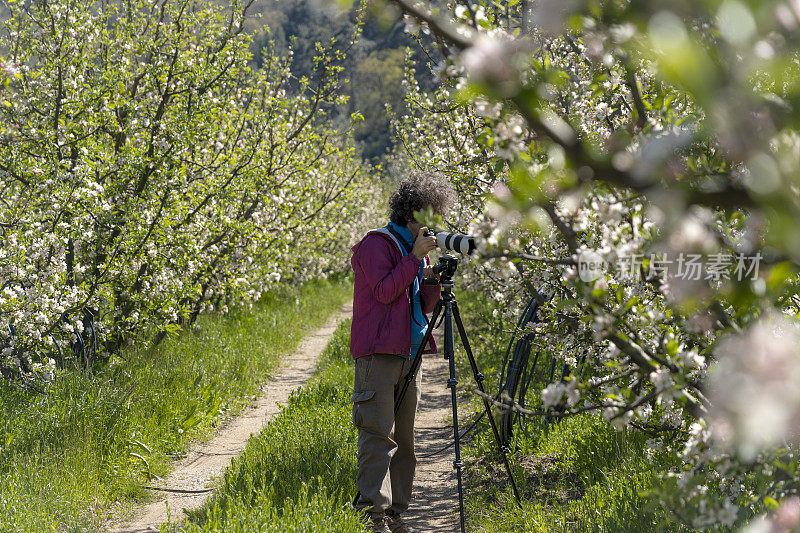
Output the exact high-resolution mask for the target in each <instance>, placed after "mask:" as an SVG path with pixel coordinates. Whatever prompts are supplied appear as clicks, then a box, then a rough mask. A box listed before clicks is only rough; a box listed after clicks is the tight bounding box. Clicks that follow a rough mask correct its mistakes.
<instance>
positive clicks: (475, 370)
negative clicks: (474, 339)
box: [453, 301, 522, 507]
mask: <svg viewBox="0 0 800 533" xmlns="http://www.w3.org/2000/svg"><path fill="white" fill-rule="evenodd" d="M453 317H454V318H455V322H456V327H458V334H459V336H460V337H461V345H462V346H463V347H464V351H465V352H467V358H469V366H470V367H471V368H472V375H473V376H474V377H475V382H476V383H477V384H478V390H480V391H481V394H482V396H481V399H482V400H483V408H484V410H485V411H486V418H488V419H489V424H491V426H492V431H493V432H494V439H495V441H496V442H497V447H498V449H499V450H500V454H501V455H502V456H503V463H504V464H505V467H506V473H507V474H508V479H509V481H510V482H511V488H512V489H513V491H514V497H515V498H516V499H517V505H519V506H520V507H522V500H521V499H520V497H519V490H518V489H517V483H516V481H515V480H514V474H512V473H511V465H510V464H509V463H508V448H506V447H505V446H504V445H503V441H502V439H501V438H500V432H499V431H498V429H497V423H496V422H495V420H494V416H493V415H492V409H491V406H490V405H489V400H488V399H487V398H486V391H485V390H484V388H483V380H484V379H485V378H484V376H483V374H482V373H481V372H480V370H478V364H477V363H476V362H475V356H473V355H472V347H471V346H470V344H469V338H467V331H466V330H465V329H464V323H463V322H462V321H461V313H460V312H459V311H458V302H456V301H453ZM454 401H455V400H454Z"/></svg>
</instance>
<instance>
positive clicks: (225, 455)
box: [111, 303, 353, 533]
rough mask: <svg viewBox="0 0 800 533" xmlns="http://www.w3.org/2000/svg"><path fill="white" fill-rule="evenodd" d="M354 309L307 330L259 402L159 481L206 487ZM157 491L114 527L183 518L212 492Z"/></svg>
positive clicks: (122, 530)
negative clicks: (130, 517) (155, 496)
mask: <svg viewBox="0 0 800 533" xmlns="http://www.w3.org/2000/svg"><path fill="white" fill-rule="evenodd" d="M352 309H353V307H352V303H348V304H345V305H344V306H343V307H342V308H341V309H340V310H339V311H338V312H336V313H335V314H334V316H332V317H331V318H330V319H329V320H328V322H327V323H326V324H325V325H324V326H322V327H321V328H319V329H317V330H316V331H313V332H312V333H310V334H309V335H307V336H306V337H305V338H304V339H303V341H302V342H301V343H300V346H299V347H298V348H297V350H296V352H295V353H293V354H292V355H291V356H290V357H288V358H286V359H285V364H284V366H282V367H281V368H280V369H279V371H278V374H277V375H276V377H275V378H274V379H273V380H271V381H269V382H267V383H265V384H264V385H263V386H262V388H261V394H260V396H259V397H258V398H257V399H256V400H255V403H254V404H253V405H252V406H250V407H248V408H247V409H246V410H245V412H244V413H243V414H242V415H240V416H238V417H236V418H234V419H232V420H230V421H229V422H228V423H227V424H226V425H225V426H223V427H222V428H221V429H220V430H219V432H218V433H217V435H216V436H215V437H213V438H212V439H211V440H210V441H209V442H207V443H205V444H202V445H198V446H196V447H194V448H193V449H191V450H190V451H189V454H188V456H187V457H186V458H184V459H182V460H181V461H180V462H178V463H177V464H176V466H175V469H174V470H173V472H172V473H171V474H170V475H169V476H168V477H167V478H166V479H165V480H164V481H163V482H162V483H161V484H160V485H159V486H160V487H162V488H169V489H177V490H189V491H197V490H203V489H206V488H208V487H209V485H210V483H211V482H212V481H213V480H214V478H216V477H217V476H219V475H220V474H222V473H223V472H224V471H225V469H226V468H227V467H228V465H229V464H230V462H231V460H232V459H233V458H234V457H236V456H238V455H239V454H240V453H241V452H242V451H244V448H245V446H246V445H247V440H248V439H249V438H250V436H251V435H252V434H254V433H255V434H257V433H259V432H260V431H261V429H262V428H263V427H264V426H265V425H266V424H267V423H268V422H269V421H270V419H271V418H272V417H273V416H275V415H276V414H277V413H278V410H279V404H284V403H286V401H287V400H288V399H289V395H290V394H291V392H292V391H293V390H294V389H296V388H298V387H300V386H302V385H303V384H305V383H306V381H308V379H309V378H310V377H311V375H312V374H313V372H314V369H315V368H316V364H317V359H318V358H319V356H320V354H321V353H322V350H323V349H324V348H325V346H326V345H327V343H328V341H329V340H330V338H331V336H332V335H333V332H334V331H335V330H336V326H337V325H338V324H339V322H340V321H341V320H343V319H345V318H348V317H350V316H351V315H352ZM158 494H159V497H158V499H157V500H155V501H153V502H152V503H150V504H148V505H147V506H145V507H143V508H141V509H138V510H137V511H136V512H135V513H134V518H133V520H131V521H128V522H126V523H123V524H118V525H116V526H114V527H112V528H111V531H113V532H114V533H140V532H145V531H158V529H159V526H160V525H161V524H162V523H164V522H166V521H167V520H169V519H171V520H172V521H173V522H175V521H180V520H181V519H182V518H183V517H184V510H188V509H194V508H197V507H200V506H201V505H202V504H203V503H204V502H205V501H206V499H207V498H208V497H209V496H210V494H211V493H210V492H204V493H199V494H198V493H189V494H187V493H174V492H159V493H158Z"/></svg>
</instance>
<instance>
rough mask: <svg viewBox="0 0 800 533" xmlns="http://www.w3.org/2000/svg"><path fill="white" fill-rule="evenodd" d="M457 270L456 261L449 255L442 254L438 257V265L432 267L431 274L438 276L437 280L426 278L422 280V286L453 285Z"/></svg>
mask: <svg viewBox="0 0 800 533" xmlns="http://www.w3.org/2000/svg"><path fill="white" fill-rule="evenodd" d="M457 269H458V259H457V258H456V257H454V256H452V255H450V254H444V255H442V256H441V257H439V264H438V265H436V266H435V267H433V272H434V273H435V274H439V275H440V276H439V280H436V279H435V278H426V279H424V280H422V283H423V285H437V284H438V283H441V284H442V285H443V286H444V285H449V286H452V285H453V276H455V274H456V270H457Z"/></svg>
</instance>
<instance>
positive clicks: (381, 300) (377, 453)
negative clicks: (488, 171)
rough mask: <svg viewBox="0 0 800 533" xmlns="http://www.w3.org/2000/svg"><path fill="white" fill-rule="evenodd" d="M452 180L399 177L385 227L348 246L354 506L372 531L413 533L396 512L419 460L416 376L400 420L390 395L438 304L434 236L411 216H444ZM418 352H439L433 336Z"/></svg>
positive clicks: (405, 505) (404, 504)
mask: <svg viewBox="0 0 800 533" xmlns="http://www.w3.org/2000/svg"><path fill="white" fill-rule="evenodd" d="M452 197H453V192H452V188H451V186H450V185H449V183H447V182H445V181H443V180H442V179H440V178H438V177H436V176H433V175H431V174H425V173H415V174H412V175H411V176H409V177H408V178H406V179H404V180H403V181H402V182H401V183H400V186H399V187H398V189H397V191H395V192H394V194H392V196H391V198H390V199H389V207H390V216H389V219H390V222H389V224H387V225H386V227H384V228H379V229H377V230H372V231H370V232H369V233H367V235H366V236H365V237H364V238H363V239H362V240H361V242H359V243H358V244H356V245H355V246H354V247H353V257H352V259H351V264H352V266H353V271H354V273H355V289H354V298H353V325H352V329H351V332H350V333H351V335H350V353H351V354H352V356H353V358H354V359H355V365H356V369H355V382H354V384H353V424H354V425H355V426H356V427H357V428H358V477H357V480H356V482H357V485H358V489H359V491H360V492H361V496H360V498H359V500H358V501H357V502H356V506H357V507H358V508H361V509H363V510H364V511H365V512H366V513H367V514H368V516H369V519H370V525H371V526H372V531H374V532H377V533H390V532H391V533H411V532H412V531H413V530H412V529H411V528H409V527H408V526H407V525H406V524H405V523H404V522H403V520H402V518H401V513H403V512H404V511H405V510H406V509H407V508H408V504H409V502H410V500H411V489H412V486H413V482H414V471H415V468H416V464H417V458H416V455H415V454H414V419H415V417H416V412H417V402H418V401H419V397H420V389H419V384H420V380H421V375H420V374H417V376H416V379H415V380H414V381H413V382H412V383H411V384H410V386H409V388H408V391H407V393H406V396H405V398H404V400H403V402H402V404H401V405H400V408H399V410H398V412H397V415H395V414H394V402H395V398H396V397H397V395H398V394H399V392H400V390H401V388H402V386H403V383H404V378H405V376H406V375H407V374H408V371H409V368H410V367H411V363H412V359H413V357H414V356H415V355H416V353H417V350H418V348H419V346H420V344H421V343H422V341H423V337H424V336H425V332H426V330H427V327H428V324H427V322H428V319H427V316H426V315H427V314H428V313H430V312H432V311H433V308H434V307H435V305H436V302H437V301H438V300H439V295H440V290H441V287H440V286H439V285H438V284H435V285H427V284H425V285H424V284H423V283H422V280H423V279H424V278H433V277H435V276H434V273H433V268H432V267H431V266H430V261H429V259H428V256H427V254H428V252H430V251H431V250H433V249H434V248H435V247H436V239H435V238H434V237H430V236H426V235H425V233H426V232H427V228H426V227H424V226H423V225H422V224H421V223H419V222H417V221H416V219H415V217H414V213H415V212H418V211H422V210H425V209H428V208H430V209H432V210H433V212H434V213H437V214H440V215H444V214H445V212H446V211H447V210H448V208H449V205H450V203H451V202H452ZM423 353H436V343H435V342H434V340H433V337H431V339H430V342H429V344H428V346H425V347H424V350H423Z"/></svg>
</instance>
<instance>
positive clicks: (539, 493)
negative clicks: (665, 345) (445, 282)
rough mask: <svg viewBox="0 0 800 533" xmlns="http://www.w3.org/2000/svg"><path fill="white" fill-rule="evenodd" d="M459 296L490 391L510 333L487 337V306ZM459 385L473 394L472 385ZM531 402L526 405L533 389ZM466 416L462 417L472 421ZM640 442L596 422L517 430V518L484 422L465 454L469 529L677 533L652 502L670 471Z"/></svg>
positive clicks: (491, 532)
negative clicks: (662, 474)
mask: <svg viewBox="0 0 800 533" xmlns="http://www.w3.org/2000/svg"><path fill="white" fill-rule="evenodd" d="M460 296H461V298H460V299H459V303H460V304H461V309H462V315H463V317H464V320H465V322H466V325H467V329H468V331H469V332H470V338H471V340H472V341H473V344H474V346H473V348H474V352H475V354H476V358H477V360H478V365H479V366H480V367H481V369H482V370H483V371H484V372H485V374H486V375H487V382H488V383H489V385H488V386H487V388H488V390H489V391H492V392H493V391H496V390H497V380H498V377H499V375H500V366H501V363H502V356H503V353H504V352H505V349H506V343H507V340H508V334H507V333H503V331H502V330H503V329H505V330H506V331H507V330H509V329H512V327H513V326H512V327H509V325H508V324H505V325H503V327H502V328H497V329H492V327H491V326H489V325H487V324H486V323H484V322H482V321H481V320H480V318H479V313H485V314H488V315H491V310H492V307H491V306H492V303H491V302H490V301H489V300H487V299H485V298H481V297H480V296H479V295H476V294H470V293H468V292H462V293H461V294H460ZM473 332H475V333H474V334H473ZM458 357H459V365H460V367H461V373H462V375H463V376H468V375H469V370H468V368H467V367H466V357H465V356H463V355H459V356H458ZM465 381H466V382H467V384H468V385H470V386H471V379H467V380H465ZM529 394H530V396H529V401H530V399H532V398H533V395H535V394H538V388H537V387H534V388H533V390H532V391H531V392H530V393H529ZM469 405H470V406H471V407H470V409H471V410H472V412H475V413H477V412H479V411H480V409H481V408H482V407H481V408H479V407H478V405H479V404H478V402H477V400H476V399H475V398H474V397H472V396H471V397H470V399H469ZM470 409H464V410H463V411H462V412H464V413H465V414H467V413H470ZM646 440H647V436H646V435H643V434H642V433H641V432H638V431H630V430H625V431H616V430H615V429H614V428H613V427H611V425H610V424H608V422H606V421H605V420H604V419H603V418H602V417H601V416H599V415H596V414H586V415H579V416H575V417H571V418H568V419H565V420H561V421H556V422H552V423H547V422H545V421H544V420H532V421H529V422H528V423H527V424H526V426H525V427H524V428H519V427H518V428H517V430H516V433H515V436H514V439H513V444H512V450H513V453H512V456H511V463H512V465H513V467H512V468H513V470H514V476H515V479H516V480H517V483H518V485H519V489H520V492H521V493H522V499H523V505H522V509H521V510H520V509H518V508H517V506H516V503H515V502H514V500H513V496H512V495H511V489H510V486H509V485H508V482H507V479H506V473H505V470H504V469H503V467H502V466H501V463H500V462H499V460H498V459H499V458H498V456H497V452H496V449H497V447H496V444H495V442H494V438H493V437H492V434H491V430H490V428H489V426H488V423H486V422H485V421H484V422H483V423H482V424H481V425H480V426H479V428H478V430H477V436H476V437H475V438H474V439H473V440H472V441H471V442H470V443H469V444H468V445H467V446H466V447H465V455H466V457H467V487H468V490H467V494H468V497H467V512H468V517H469V519H468V529H469V530H470V531H473V532H480V533H499V532H514V533H517V532H523V531H532V532H533V531H535V532H556V531H570V532H595V531H613V532H615V533H616V532H631V533H634V532H636V533H639V532H643V531H647V532H650V531H682V530H681V529H680V528H679V527H678V526H676V525H675V524H673V523H672V521H671V520H670V518H669V516H668V515H667V513H666V512H665V511H664V510H663V509H661V508H660V507H658V506H657V505H656V504H655V501H654V499H653V498H652V497H651V496H650V492H651V490H652V489H653V488H655V487H656V484H657V483H658V479H657V477H656V474H657V473H658V472H662V471H665V470H666V468H667V467H668V466H669V465H668V464H666V463H665V461H666V458H665V457H663V456H661V454H656V455H655V456H651V455H648V454H647V453H646Z"/></svg>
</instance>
